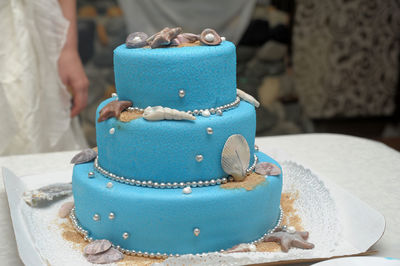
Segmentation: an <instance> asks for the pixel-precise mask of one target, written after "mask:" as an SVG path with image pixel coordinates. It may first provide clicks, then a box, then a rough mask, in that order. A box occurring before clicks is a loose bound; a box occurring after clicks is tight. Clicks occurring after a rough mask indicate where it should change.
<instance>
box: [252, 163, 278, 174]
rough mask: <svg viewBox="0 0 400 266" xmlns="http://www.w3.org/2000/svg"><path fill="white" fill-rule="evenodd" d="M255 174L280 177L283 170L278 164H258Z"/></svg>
mask: <svg viewBox="0 0 400 266" xmlns="http://www.w3.org/2000/svg"><path fill="white" fill-rule="evenodd" d="M254 172H256V173H257V174H260V175H280V174H281V169H280V168H279V167H278V166H277V165H276V164H273V163H267V162H262V163H258V164H256V167H255V169H254Z"/></svg>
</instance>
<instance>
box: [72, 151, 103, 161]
mask: <svg viewBox="0 0 400 266" xmlns="http://www.w3.org/2000/svg"><path fill="white" fill-rule="evenodd" d="M96 157H97V152H96V151H95V150H93V149H85V150H83V151H81V152H80V153H78V154H77V155H75V156H74V157H73V158H72V160H71V163H72V164H80V163H87V162H90V161H93V160H94V159H95V158H96Z"/></svg>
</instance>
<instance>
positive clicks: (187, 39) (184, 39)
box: [176, 33, 200, 43]
mask: <svg viewBox="0 0 400 266" xmlns="http://www.w3.org/2000/svg"><path fill="white" fill-rule="evenodd" d="M176 39H178V40H179V41H180V42H181V43H193V42H196V41H198V40H200V35H197V34H194V33H181V34H179V35H178V36H176Z"/></svg>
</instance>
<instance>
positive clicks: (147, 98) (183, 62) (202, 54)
mask: <svg viewBox="0 0 400 266" xmlns="http://www.w3.org/2000/svg"><path fill="white" fill-rule="evenodd" d="M114 71H115V84H116V89H117V94H118V97H119V99H120V100H129V101H132V102H133V105H134V106H135V107H139V108H146V107H147V106H157V105H161V106H164V107H170V108H175V109H178V110H182V111H193V110H201V109H209V108H216V107H219V106H222V105H225V104H228V103H231V102H233V101H235V98H236V51H235V46H234V44H233V43H231V42H228V41H223V42H222V43H221V44H220V45H217V46H203V45H199V46H187V47H176V48H175V47H170V48H158V49H149V48H138V49H129V48H126V45H125V44H123V45H120V46H119V47H117V48H116V49H115V50H114Z"/></svg>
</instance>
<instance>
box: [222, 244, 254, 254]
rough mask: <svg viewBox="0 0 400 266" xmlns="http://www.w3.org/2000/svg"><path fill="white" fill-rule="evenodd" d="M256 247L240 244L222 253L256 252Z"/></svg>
mask: <svg viewBox="0 0 400 266" xmlns="http://www.w3.org/2000/svg"><path fill="white" fill-rule="evenodd" d="M256 251H257V247H256V245H254V244H246V243H242V244H239V245H236V246H233V247H232V248H230V249H227V250H225V251H224V252H223V253H237V252H256Z"/></svg>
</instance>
